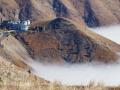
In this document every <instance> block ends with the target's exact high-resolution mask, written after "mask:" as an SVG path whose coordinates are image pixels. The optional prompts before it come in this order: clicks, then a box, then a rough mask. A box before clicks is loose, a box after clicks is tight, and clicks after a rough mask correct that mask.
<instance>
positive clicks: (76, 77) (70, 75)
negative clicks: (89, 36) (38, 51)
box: [30, 25, 120, 86]
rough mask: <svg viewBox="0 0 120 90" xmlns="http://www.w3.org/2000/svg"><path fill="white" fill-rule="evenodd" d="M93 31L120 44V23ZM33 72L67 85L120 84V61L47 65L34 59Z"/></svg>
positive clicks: (32, 63)
mask: <svg viewBox="0 0 120 90" xmlns="http://www.w3.org/2000/svg"><path fill="white" fill-rule="evenodd" d="M91 30H92V31H94V32H96V33H98V34H100V35H102V36H104V37H107V38H108V39H111V40H113V41H114V42H116V43H118V44H120V25H116V26H110V27H100V28H94V29H91ZM30 66H31V67H32V69H33V73H34V74H36V75H38V76H40V77H42V78H44V79H46V80H49V81H60V82H61V83H62V84H66V85H88V84H89V83H90V82H93V81H94V82H96V83H97V82H100V83H103V84H105V85H106V86H117V85H120V63H119V62H117V63H114V64H109V65H105V64H95V63H92V64H77V65H69V64H66V65H45V64H41V63H40V62H36V61H32V62H31V63H30Z"/></svg>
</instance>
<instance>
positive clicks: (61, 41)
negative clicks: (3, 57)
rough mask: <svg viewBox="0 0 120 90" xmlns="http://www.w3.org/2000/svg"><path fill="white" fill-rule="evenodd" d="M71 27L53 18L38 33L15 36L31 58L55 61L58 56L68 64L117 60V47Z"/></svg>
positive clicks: (65, 21) (62, 20) (118, 47)
mask: <svg viewBox="0 0 120 90" xmlns="http://www.w3.org/2000/svg"><path fill="white" fill-rule="evenodd" d="M55 24H56V27H54V26H55ZM75 25H76V24H75ZM75 25H74V24H72V23H71V21H69V20H67V19H64V18H57V19H54V20H52V21H50V22H49V23H47V24H46V25H45V27H44V29H45V30H43V31H42V32H36V33H32V32H28V33H22V34H19V35H17V36H16V37H17V38H18V39H19V38H21V39H20V40H21V41H22V42H23V43H24V44H26V45H27V47H29V48H30V50H31V52H32V53H31V54H32V56H34V57H39V58H40V57H43V58H55V59H57V61H59V60H58V57H61V58H62V59H64V60H65V61H67V62H72V63H76V62H89V61H91V60H92V61H94V60H98V61H102V62H110V61H114V60H117V55H116V53H115V52H117V51H119V50H120V46H119V45H118V44H116V43H114V42H112V41H110V40H108V39H106V38H103V37H101V36H99V35H97V34H95V33H92V32H91V31H89V30H87V29H83V28H80V27H79V26H78V27H76V26H75ZM98 51H99V52H98Z"/></svg>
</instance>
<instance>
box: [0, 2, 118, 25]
mask: <svg viewBox="0 0 120 90" xmlns="http://www.w3.org/2000/svg"><path fill="white" fill-rule="evenodd" d="M119 7H120V1H119V0H112V1H110V0H99V1H98V0H97V1H96V0H26V1H24V0H9V1H8V0H0V17H2V18H3V19H18V18H19V19H21V20H26V19H30V20H31V21H32V23H39V22H42V21H43V22H44V21H48V20H52V19H54V18H56V17H65V18H69V19H71V20H74V21H77V22H81V23H85V24H86V25H87V26H89V27H96V26H103V25H112V24H118V23H120V13H119V12H120V9H119Z"/></svg>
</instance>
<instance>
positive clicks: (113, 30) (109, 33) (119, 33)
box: [90, 25, 120, 44]
mask: <svg viewBox="0 0 120 90" xmlns="http://www.w3.org/2000/svg"><path fill="white" fill-rule="evenodd" d="M90 30H92V31H94V32H96V33H98V34H100V35H102V36H104V37H106V38H108V39H110V40H112V41H114V42H116V43H118V44H120V25H114V26H109V27H107V26H106V27H98V28H91V29H90Z"/></svg>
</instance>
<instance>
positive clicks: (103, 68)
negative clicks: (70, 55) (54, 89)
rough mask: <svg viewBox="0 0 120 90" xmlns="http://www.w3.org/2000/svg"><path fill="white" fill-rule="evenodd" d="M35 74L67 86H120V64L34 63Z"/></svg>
mask: <svg viewBox="0 0 120 90" xmlns="http://www.w3.org/2000/svg"><path fill="white" fill-rule="evenodd" d="M32 68H33V73H35V74H36V75H38V76H40V77H42V78H44V79H46V80H49V81H60V82H62V84H66V85H88V84H89V83H90V82H91V81H94V82H96V83H103V84H104V85H106V86H117V85H120V63H119V64H112V65H102V64H101V65H98V64H79V65H61V66H60V65H59V66H56V65H43V64H40V63H38V62H33V63H32Z"/></svg>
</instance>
